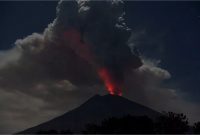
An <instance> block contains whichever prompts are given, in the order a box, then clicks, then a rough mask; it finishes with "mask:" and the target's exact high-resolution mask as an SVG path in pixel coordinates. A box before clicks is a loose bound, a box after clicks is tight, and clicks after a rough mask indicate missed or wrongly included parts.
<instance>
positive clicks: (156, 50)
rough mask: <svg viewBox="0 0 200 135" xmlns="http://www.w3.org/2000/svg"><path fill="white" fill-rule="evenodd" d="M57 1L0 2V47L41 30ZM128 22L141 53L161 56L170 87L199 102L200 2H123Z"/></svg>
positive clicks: (48, 19)
mask: <svg viewBox="0 0 200 135" xmlns="http://www.w3.org/2000/svg"><path fill="white" fill-rule="evenodd" d="M56 5H57V2H56V1H49V2H40V1H35V2H26V1H23V2H11V1H10V2H0V16H1V21H0V29H1V31H0V37H1V38H0V50H6V49H9V48H11V47H12V46H13V43H14V42H15V40H16V39H19V38H23V37H25V36H27V35H30V34H32V33H33V32H42V31H43V30H44V28H46V26H47V25H48V24H49V23H50V22H52V21H53V19H54V18H55V16H56ZM125 9H126V17H127V18H128V19H127V20H128V22H127V23H128V25H129V26H130V27H131V28H132V29H133V31H134V32H135V33H138V32H141V31H145V32H144V34H142V35H141V36H140V38H139V39H138V41H139V42H138V45H139V47H138V48H139V49H140V52H141V53H143V54H145V56H146V57H148V58H156V59H161V61H162V62H161V64H160V66H161V67H163V68H165V69H167V70H168V71H169V72H170V73H171V75H172V78H171V80H169V81H168V82H167V83H169V84H170V85H171V87H174V88H177V89H180V90H182V91H184V92H186V93H187V96H186V98H187V99H188V100H192V101H198V102H200V90H199V86H200V84H199V82H200V72H199V69H200V62H199V61H200V53H199V52H200V38H199V35H200V2H126V7H125Z"/></svg>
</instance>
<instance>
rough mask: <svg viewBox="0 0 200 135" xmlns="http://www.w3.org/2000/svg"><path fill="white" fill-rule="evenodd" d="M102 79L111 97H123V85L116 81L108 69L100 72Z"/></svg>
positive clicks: (102, 69)
mask: <svg viewBox="0 0 200 135" xmlns="http://www.w3.org/2000/svg"><path fill="white" fill-rule="evenodd" d="M98 74H99V76H100V78H101V79H102V80H103V81H104V84H105V86H106V88H107V90H108V92H109V93H110V94H111V95H119V96H122V89H121V84H120V83H119V82H118V81H117V80H115V78H114V77H113V76H112V74H111V73H110V72H109V70H108V69H106V68H101V69H99V70H98Z"/></svg>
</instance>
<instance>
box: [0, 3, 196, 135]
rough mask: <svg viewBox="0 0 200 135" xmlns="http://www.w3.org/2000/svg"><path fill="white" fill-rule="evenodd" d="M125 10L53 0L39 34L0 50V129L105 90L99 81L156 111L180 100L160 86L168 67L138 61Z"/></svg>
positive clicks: (19, 126) (57, 111) (21, 124)
mask: <svg viewBox="0 0 200 135" xmlns="http://www.w3.org/2000/svg"><path fill="white" fill-rule="evenodd" d="M124 15H125V14H124V12H123V2H122V1H110V0H109V1H78V2H77V1H60V2H59V4H58V7H57V17H56V19H55V20H54V21H53V23H51V24H49V25H48V27H47V28H46V29H45V30H44V32H43V33H42V34H38V33H33V34H32V35H30V36H27V37H26V38H24V39H18V40H17V41H16V42H15V47H14V48H13V49H11V50H9V51H7V52H0V56H1V58H0V60H1V61H0V93H1V94H0V100H1V102H0V103H1V105H0V108H1V109H0V110H2V111H0V119H1V122H0V128H1V132H4V133H7V132H14V131H17V130H22V129H24V128H28V127H31V126H33V125H36V124H38V123H40V122H43V121H46V120H48V119H49V118H52V117H54V116H57V115H59V114H62V113H63V112H66V111H67V110H70V109H72V108H74V107H76V106H78V105H79V104H80V103H82V102H83V101H85V100H86V99H88V98H89V97H91V96H92V95H94V94H97V93H100V94H105V91H103V89H104V87H103V85H102V81H101V79H103V81H104V83H105V85H106V89H107V90H109V92H110V94H118V95H121V90H122V89H123V95H124V96H126V97H128V98H130V99H131V100H135V101H137V102H139V103H142V104H144V105H148V106H150V107H153V108H155V109H157V110H163V109H165V110H167V109H168V108H172V110H173V109H174V108H180V106H181V104H185V101H183V100H182V99H180V98H179V96H178V95H177V93H176V91H175V90H173V89H170V88H165V87H164V88H163V86H162V82H163V81H164V80H165V79H169V78H170V76H171V75H170V73H169V72H168V71H167V70H164V69H162V68H159V67H158V64H157V63H156V62H152V60H151V61H149V60H147V59H144V58H143V60H142V61H143V62H141V60H140V59H141V58H139V57H138V56H137V55H136V54H137V51H134V50H135V49H134V48H129V46H130V45H129V44H128V39H129V37H130V35H131V29H130V28H128V27H127V26H126V24H125V20H124ZM129 43H130V42H129ZM142 63H144V64H143V65H142ZM4 103H6V105H5V104H4ZM163 106H165V107H166V108H163ZM187 106H188V107H191V105H190V103H188V105H187ZM185 108H187V107H185ZM194 108H195V109H196V106H194V107H193V109H192V110H193V112H195V113H196V112H197V111H196V110H195V109H194ZM190 111H191V109H190ZM183 112H186V110H185V111H183ZM197 114H198V113H197ZM30 116H38V117H37V118H35V117H30ZM13 119H14V120H15V122H14V121H13Z"/></svg>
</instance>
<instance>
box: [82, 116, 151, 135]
mask: <svg viewBox="0 0 200 135" xmlns="http://www.w3.org/2000/svg"><path fill="white" fill-rule="evenodd" d="M153 129H154V128H153V121H152V120H151V119H150V118H148V117H147V116H138V117H136V116H131V115H127V116H124V117H122V118H115V117H112V118H109V119H105V120H104V121H102V123H101V125H96V124H88V125H87V126H86V129H85V130H84V131H83V132H82V133H85V134H105V133H108V134H115V133H116V134H121V133H125V134H129V133H143V134H145V133H154V131H153Z"/></svg>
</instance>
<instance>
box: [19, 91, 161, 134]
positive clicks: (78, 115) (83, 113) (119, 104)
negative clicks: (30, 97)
mask: <svg viewBox="0 0 200 135" xmlns="http://www.w3.org/2000/svg"><path fill="white" fill-rule="evenodd" d="M128 114H130V115H134V116H143V115H146V116H148V117H150V118H153V119H154V118H156V117H158V116H159V115H160V113H159V112H157V111H154V110H153V109H150V108H148V107H146V106H143V105H140V104H138V103H135V102H133V101H130V100H128V99H126V98H124V97H121V96H113V95H104V96H100V95H95V96H93V97H91V98H90V99H89V100H87V101H86V102H85V103H83V104H82V105H80V106H79V107H77V108H75V109H74V110H72V111H69V112H67V113H65V114H63V115H61V116H59V117H56V118H54V119H52V120H50V121H47V122H45V123H42V124H40V125H38V126H35V127H32V128H29V129H26V130H24V131H22V132H20V134H21V133H22V134H23V133H25V134H27V133H37V132H39V131H48V130H52V129H53V130H57V131H61V130H71V131H72V132H74V133H81V131H82V130H83V129H84V127H85V125H86V124H88V123H99V122H101V121H102V120H103V119H105V118H109V117H122V116H124V115H128Z"/></svg>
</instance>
